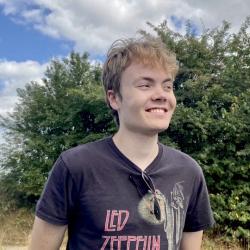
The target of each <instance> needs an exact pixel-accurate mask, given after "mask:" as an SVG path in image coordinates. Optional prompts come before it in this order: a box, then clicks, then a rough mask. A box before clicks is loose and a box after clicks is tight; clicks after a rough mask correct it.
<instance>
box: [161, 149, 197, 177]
mask: <svg viewBox="0 0 250 250" xmlns="http://www.w3.org/2000/svg"><path fill="white" fill-rule="evenodd" d="M163 154H164V157H165V158H166V160H167V161H168V162H169V163H170V164H171V165H172V166H174V167H175V168H176V167H178V168H183V169H186V170H187V169H188V170H189V171H195V172H202V169H201V167H200V165H199V164H198V163H197V161H196V160H195V159H194V158H192V157H191V156H190V155H188V154H187V153H184V152H182V151H181V150H179V149H175V148H173V147H169V146H166V145H163Z"/></svg>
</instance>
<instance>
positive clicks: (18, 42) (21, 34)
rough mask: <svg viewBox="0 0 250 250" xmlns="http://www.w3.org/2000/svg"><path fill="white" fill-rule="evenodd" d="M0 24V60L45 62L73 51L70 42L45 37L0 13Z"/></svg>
mask: <svg viewBox="0 0 250 250" xmlns="http://www.w3.org/2000/svg"><path fill="white" fill-rule="evenodd" d="M0 24H1V28H0V30H1V32H0V56H1V59H3V58H4V59H7V60H15V61H17V62H20V61H25V60H36V61H39V62H47V61H48V60H50V59H51V57H53V56H55V55H63V56H66V55H67V54H68V53H69V51H71V50H72V49H73V43H72V42H70V41H66V40H63V39H55V38H52V37H49V36H46V35H44V34H42V33H41V32H39V31H36V30H34V29H33V28H32V27H31V26H25V25H22V24H18V23H16V22H15V21H14V19H12V18H10V17H8V16H5V15H3V14H2V13H0Z"/></svg>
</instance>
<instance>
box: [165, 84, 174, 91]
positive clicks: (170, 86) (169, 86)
mask: <svg viewBox="0 0 250 250" xmlns="http://www.w3.org/2000/svg"><path fill="white" fill-rule="evenodd" d="M163 88H164V89H165V90H168V91H169V90H172V89H173V84H165V85H164V86H163Z"/></svg>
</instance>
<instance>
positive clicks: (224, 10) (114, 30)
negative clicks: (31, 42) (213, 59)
mask: <svg viewBox="0 0 250 250" xmlns="http://www.w3.org/2000/svg"><path fill="white" fill-rule="evenodd" d="M0 4H2V5H3V6H4V13H5V14H6V15H12V17H14V18H15V19H17V20H18V19H19V21H20V20H21V21H22V22H24V23H26V24H27V23H28V24H29V25H32V26H33V27H34V28H35V29H37V30H39V31H41V32H42V33H44V34H47V35H48V36H52V37H56V38H63V39H67V40H71V41H73V42H74V43H75V49H76V50H78V51H89V52H90V53H91V54H102V53H104V51H106V49H107V47H108V46H109V45H110V43H111V42H112V41H114V40H115V39H117V38H120V37H128V36H134V35H135V33H136V31H137V30H138V29H147V30H148V29H149V28H148V27H147V25H146V22H147V21H149V22H152V23H153V24H155V25H157V24H160V23H161V22H162V21H163V20H164V19H166V20H169V25H170V27H172V28H173V27H174V25H173V23H171V21H170V17H171V16H172V15H174V16H177V17H178V18H180V19H184V20H187V19H191V20H192V22H193V23H196V24H197V25H198V26H201V25H202V22H203V23H204V24H205V26H206V27H208V28H209V27H215V26H218V25H220V24H221V22H222V20H228V21H230V22H232V25H233V29H234V30H236V29H237V28H239V26H240V24H241V23H242V21H243V20H244V19H245V17H246V16H247V15H248V14H249V9H250V1H247V0H221V1H215V0H211V1H205V0H204V1H200V0H199V1H198V0H175V1H166V0H126V1H122V0H109V1H106V0H84V1H82V0H74V1H70V0H64V1H61V0H53V1H49V0H0ZM201 21H202V22H201ZM183 29H185V27H183Z"/></svg>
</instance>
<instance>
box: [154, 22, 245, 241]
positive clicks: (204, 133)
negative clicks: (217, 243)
mask: <svg viewBox="0 0 250 250" xmlns="http://www.w3.org/2000/svg"><path fill="white" fill-rule="evenodd" d="M249 26H250V17H249V18H247V19H246V21H245V22H244V23H243V24H242V27H241V29H240V30H239V32H238V33H237V34H231V33H230V32H229V29H230V25H229V24H228V23H227V22H224V23H223V24H222V27H220V28H216V29H214V30H210V31H209V30H208V31H206V32H204V33H203V34H202V35H201V36H200V37H195V36H193V35H192V34H188V33H187V34H186V35H184V36H182V35H180V34H176V33H174V32H172V31H171V30H169V28H168V27H167V24H166V23H163V24H161V25H160V26H157V27H155V26H153V25H151V27H152V28H153V29H154V30H155V31H156V32H157V34H158V35H159V36H160V37H161V38H162V39H163V41H165V42H166V43H167V45H168V46H169V47H170V48H171V49H172V50H174V51H175V52H176V53H177V57H178V60H179V62H180V72H179V75H178V76H177V79H176V82H175V85H176V96H177V98H178V109H177V111H176V113H175V116H174V119H173V121H172V124H171V127H170V128H169V130H168V131H167V132H166V133H165V135H163V136H164V137H168V138H169V139H170V140H172V141H173V142H175V143H177V145H178V147H179V148H180V149H181V150H183V151H184V152H187V153H188V154H190V155H192V156H193V157H194V158H195V159H196V160H197V161H198V162H199V163H200V165H201V166H202V168H203V170H204V174H205V177H206V180H207V184H208V189H209V192H210V195H211V203H212V207H213V210H214V216H215V219H216V222H217V227H218V229H219V230H220V232H221V233H223V232H226V233H227V234H228V235H231V236H232V237H235V238H247V237H248V236H249V233H250V232H249V222H250V208H249V197H250V183H249V170H250V164H249V162H250V144H249V142H250V34H249V32H247V29H248V28H249Z"/></svg>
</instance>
